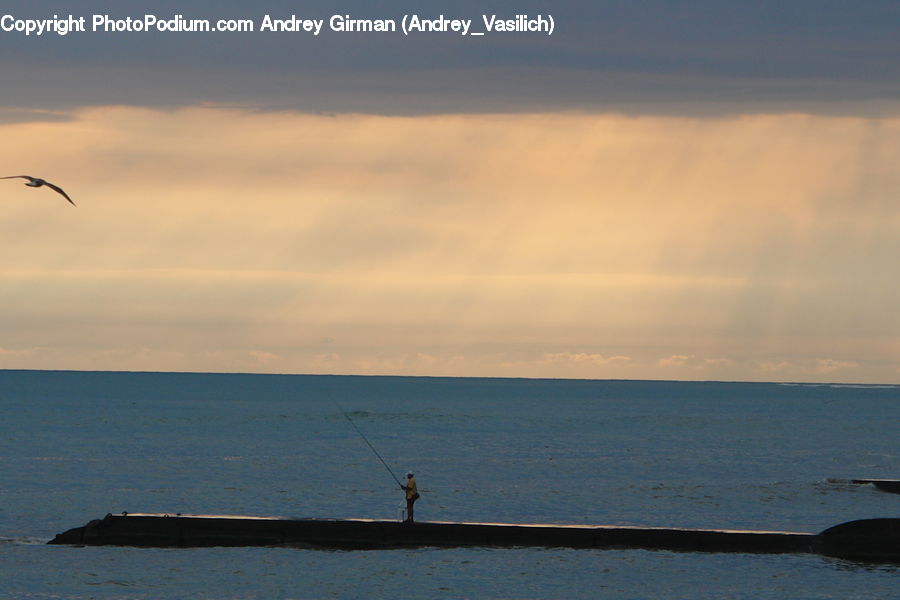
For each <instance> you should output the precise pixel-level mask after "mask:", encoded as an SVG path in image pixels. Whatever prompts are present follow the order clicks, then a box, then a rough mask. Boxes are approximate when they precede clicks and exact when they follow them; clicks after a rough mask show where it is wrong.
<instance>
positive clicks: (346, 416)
mask: <svg viewBox="0 0 900 600" xmlns="http://www.w3.org/2000/svg"><path fill="white" fill-rule="evenodd" d="M328 397H329V398H330V399H331V401H332V402H334V405H335V406H336V407H337V409H338V410H339V411H341V414H342V415H344V418H345V419H347V422H348V423H350V425H352V426H353V429H355V430H356V433H358V434H359V437H361V438H362V439H363V441H364V442H365V443H366V445H367V446H368V447H369V448H370V449H371V450H372V452H374V453H375V456H377V457H378V460H380V461H381V464H383V465H384V468H385V469H387V470H388V473H390V474H391V477H393V478H394V481H396V482H397V485H399V486H400V487H403V484H402V483H400V480H399V479H397V476H396V475H394V472H393V471H391V468H390V467H389V466H388V464H387V463H386V462H384V459H383V458H381V455H380V454H379V453H378V450H376V449H375V446H373V445H372V442H370V441H369V439H368V438H367V437H366V436H365V434H364V433H363V432H362V431H360V429H359V427H357V426H356V423H354V422H353V419H351V418H350V415H348V414H347V411H345V410H344V409H343V408H341V405H340V404H338V402H337V400H335V399H334V396H332V395H331V393H330V392H328Z"/></svg>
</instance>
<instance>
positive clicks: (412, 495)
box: [400, 471, 419, 523]
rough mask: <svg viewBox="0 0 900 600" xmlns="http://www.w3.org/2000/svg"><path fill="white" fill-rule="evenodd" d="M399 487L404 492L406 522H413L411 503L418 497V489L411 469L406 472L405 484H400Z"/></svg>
mask: <svg viewBox="0 0 900 600" xmlns="http://www.w3.org/2000/svg"><path fill="white" fill-rule="evenodd" d="M400 489H402V490H404V491H405V492H406V522H407V523H412V522H413V504H415V503H416V500H418V499H419V491H418V489H417V488H416V478H415V477H413V473H412V471H409V472H407V473H406V485H401V486H400Z"/></svg>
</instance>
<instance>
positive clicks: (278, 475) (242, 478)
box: [0, 371, 900, 599]
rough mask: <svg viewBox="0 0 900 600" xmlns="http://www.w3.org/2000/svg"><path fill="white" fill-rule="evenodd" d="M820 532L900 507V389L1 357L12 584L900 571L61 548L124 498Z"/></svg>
mask: <svg viewBox="0 0 900 600" xmlns="http://www.w3.org/2000/svg"><path fill="white" fill-rule="evenodd" d="M335 402H337V403H339V405H340V406H341V408H343V409H344V410H346V411H347V412H348V413H349V414H350V416H351V417H352V419H353V421H354V422H355V423H356V424H357V425H358V426H359V428H360V429H361V430H362V431H363V432H364V433H365V434H366V436H367V437H368V438H369V440H370V441H371V442H372V444H373V445H374V446H375V447H376V448H377V449H378V450H379V452H380V453H381V454H382V456H384V458H385V459H386V460H387V461H388V463H389V464H390V465H391V466H392V468H393V470H394V471H395V472H396V473H397V474H398V475H401V474H402V472H404V471H405V470H406V469H408V468H409V469H414V470H415V472H416V477H417V479H418V481H419V487H420V489H421V490H422V499H421V500H420V502H419V503H418V504H417V505H416V512H417V517H418V518H420V519H421V520H450V521H452V520H467V521H504V522H543V523H594V524H630V525H660V526H683V527H710V528H747V529H766V530H773V529H775V530H789V531H807V532H818V531H821V530H823V529H825V528H827V527H830V526H832V525H836V524H838V523H842V522H845V521H849V520H852V519H859V518H869V517H900V496H897V495H893V494H886V493H883V492H878V491H876V490H874V489H872V488H871V487H869V486H855V485H849V484H847V483H845V482H842V480H846V479H849V478H854V477H873V478H877V477H884V478H896V477H898V476H900V447H898V439H900V438H898V433H900V429H898V425H900V387H896V386H829V385H779V384H753V383H682V382H638V381H549V380H525V379H519V380H513V379H448V378H408V377H343V376H276V375H223V374H166V373H83V372H40V371H0V408H2V425H0V598H4V599H5V598H41V599H46V598H103V599H107V598H141V599H157V598H163V599H168V598H173V599H174V598H186V597H187V598H223V599H237V598H569V599H571V598H595V597H602V598H612V599H620V598H691V599H696V598H754V599H775V598H778V599H782V598H841V599H846V598H890V597H895V594H896V588H897V584H898V582H900V567H898V566H890V565H881V566H871V565H868V566H866V565H860V564H856V563H852V562H845V561H840V560H834V559H827V558H823V557H817V556H801V555H796V556H794V555H752V554H694V553H673V552H654V551H643V550H628V551H622V550H617V551H603V550H565V549H451V550H442V549H416V550H383V551H372V552H358V551H356V552H344V551H313V550H297V549H285V548H210V549H135V548H72V547H57V546H46V545H45V544H44V542H46V541H47V540H49V539H50V538H52V537H53V535H55V534H56V533H59V532H61V531H63V530H66V529H69V528H71V527H75V526H78V525H82V524H84V523H85V522H87V521H88V520H91V519H94V518H99V517H102V516H103V515H105V514H106V513H109V512H113V513H115V512H121V511H129V512H141V511H146V512H183V513H191V512H193V513H229V514H251V515H283V516H298V517H373V518H397V517H398V515H399V508H400V506H401V505H402V494H401V493H400V491H399V490H397V489H396V484H394V483H393V481H392V479H391V476H390V475H389V474H388V472H387V471H386V470H385V468H384V467H383V466H382V465H381V463H380V462H378V460H377V458H375V456H374V455H373V454H372V453H371V451H370V450H369V448H368V447H367V446H366V445H365V443H364V442H363V441H362V440H361V439H360V437H359V436H358V435H357V433H356V432H355V431H354V430H353V428H352V427H351V426H350V424H349V423H347V421H346V420H345V419H344V417H343V415H342V414H341V411H340V410H339V409H338V407H337V405H336V404H335Z"/></svg>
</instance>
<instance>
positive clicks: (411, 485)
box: [406, 477, 417, 500]
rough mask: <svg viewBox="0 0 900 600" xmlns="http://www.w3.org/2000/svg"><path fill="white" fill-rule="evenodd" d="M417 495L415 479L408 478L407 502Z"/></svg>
mask: <svg viewBox="0 0 900 600" xmlns="http://www.w3.org/2000/svg"><path fill="white" fill-rule="evenodd" d="M416 493H417V490H416V478H415V477H410V478H409V479H407V480H406V499H407V500H409V499H410V498H412V497H413V496H415V495H416Z"/></svg>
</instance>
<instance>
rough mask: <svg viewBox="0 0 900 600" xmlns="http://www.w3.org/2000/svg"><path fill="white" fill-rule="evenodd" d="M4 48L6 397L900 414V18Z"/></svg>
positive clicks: (780, 9) (128, 40)
mask: <svg viewBox="0 0 900 600" xmlns="http://www.w3.org/2000/svg"><path fill="white" fill-rule="evenodd" d="M147 14H150V15H152V16H154V17H156V18H157V19H158V20H159V21H171V20H172V19H176V18H178V19H183V20H194V19H204V20H208V21H209V22H210V23H212V24H213V25H215V24H216V23H217V22H218V21H219V20H220V19H233V20H238V19H240V20H246V21H250V22H252V23H253V24H254V26H255V28H256V30H255V31H252V32H249V31H248V32H240V33H238V32H232V33H229V32H214V31H213V32H207V33H200V32H190V31H180V32H159V31H156V30H152V31H149V32H147V31H131V32H128V31H122V32H103V31H92V23H93V18H94V16H95V15H97V16H101V17H103V16H107V17H109V19H110V20H113V21H118V22H120V23H122V22H124V21H125V20H126V19H128V18H131V19H132V20H133V21H143V20H144V18H145V17H144V15H147ZM517 14H527V15H528V16H529V17H537V16H538V15H542V16H544V17H552V20H553V24H554V30H553V33H552V34H551V35H547V34H546V33H541V32H532V33H524V32H519V33H516V32H512V33H499V32H491V31H485V25H484V21H483V15H484V16H486V17H487V18H490V17H491V16H492V15H498V16H500V17H502V18H504V19H505V18H512V17H514V16H515V15H517ZM7 15H8V16H7ZM54 15H56V16H57V17H59V18H66V17H69V15H71V16H72V17H73V18H75V19H76V20H77V19H78V18H81V17H84V19H85V24H86V31H84V32H79V31H72V32H69V33H68V34H67V35H59V34H57V33H54V32H52V31H51V32H46V33H43V34H42V35H40V36H38V35H36V34H34V33H32V34H31V35H25V32H24V31H23V30H22V29H24V27H26V25H27V24H28V23H32V24H36V23H38V22H39V21H45V20H48V19H50V20H52V19H53V18H54ZM267 15H268V16H270V17H271V18H274V19H291V18H292V16H296V17H297V18H298V19H313V20H322V21H323V22H324V24H323V29H322V31H321V33H320V34H319V35H317V36H316V35H313V34H311V33H305V32H278V33H273V32H266V31H260V30H259V26H260V24H261V23H262V22H263V19H264V18H265V17H266V16H267ZM332 15H339V16H348V15H349V17H350V18H354V19H380V20H385V21H387V20H393V21H395V22H396V24H397V26H398V29H399V28H400V26H401V22H402V20H403V18H404V15H419V16H420V17H422V18H423V19H436V18H440V17H442V16H443V17H446V18H447V19H462V20H471V21H472V24H471V30H472V31H476V30H477V31H485V35H483V36H472V35H465V36H464V35H461V34H460V33H456V32H452V31H448V32H438V31H433V32H428V33H417V32H411V33H410V35H404V33H403V32H402V31H397V32H393V33H359V32H353V33H348V32H337V31H333V30H331V29H330V28H329V20H330V19H331V17H332ZM0 18H2V20H0V25H2V26H3V28H4V29H9V31H2V30H0V76H2V81H3V82H4V83H3V86H2V88H0V139H2V140H3V142H2V144H0V164H2V165H3V169H2V170H3V172H2V173H0V175H19V174H29V175H35V176H40V177H45V178H46V179H48V180H50V181H53V182H55V183H58V184H59V185H61V186H63V187H64V188H65V189H66V191H67V192H68V193H69V194H70V195H71V196H72V198H73V199H74V200H75V202H76V203H77V204H78V207H77V208H74V207H72V206H70V205H68V204H67V203H66V202H65V201H64V199H62V198H61V197H60V196H58V195H56V194H55V193H54V192H52V191H51V190H48V189H46V188H42V189H30V188H27V187H25V186H23V185H22V183H23V182H24V181H23V180H19V179H8V180H0V210H2V213H0V240H2V242H0V243H2V250H3V257H4V261H3V263H2V266H0V269H2V274H0V368H34V369H96V370H166V371H216V372H218V371H240V372H279V373H358V374H415V375H453V376H516V377H520V376H524V377H584V378H641V379H648V378H653V379H718V380H757V381H834V382H848V383H854V382H866V383H898V382H900V317H898V311H897V309H896V307H897V306H900V278H898V277H897V257H898V256H900V208H898V196H900V171H898V168H897V165H898V164H900V60H898V59H897V57H898V56H900V4H898V3H897V2H894V1H885V2H879V1H877V0H870V1H867V2H864V3H850V2H843V1H841V2H838V1H830V0H818V1H804V0H797V1H794V2H789V3H785V2H783V1H781V2H774V1H773V2H769V1H766V0H763V1H760V2H753V3H748V2H729V1H717V2H690V1H679V2H675V1H662V0H655V1H654V0H647V1H638V0H628V1H626V0H621V1H602V0H601V1H592V2H586V1H585V2H580V1H579V2H555V3H550V2H537V1H525V2H468V1H458V2H453V1H451V0H445V1H443V2H436V1H427V2H422V1H419V2H386V1H385V2H375V1H371V0H370V1H365V2H363V1H356V2H352V1H348V2H334V1H329V2H324V1H321V2H302V3H298V2H287V1H286V0H285V1H268V2H266V1H262V2H257V3H254V4H252V5H249V4H247V3H246V2H238V1H231V2H228V1H222V0H218V1H216V2H213V1H211V0H209V1H206V0H203V1H195V2H186V1H181V2H158V3H154V5H153V7H152V8H149V9H148V8H147V7H146V3H138V2H130V1H122V0H119V1H116V2H112V1H110V2H102V1H99V0H93V1H88V2H82V3H79V4H78V8H77V9H76V8H72V3H71V2H17V1H8V0H6V1H4V2H2V5H0ZM17 29H19V30H17Z"/></svg>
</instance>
